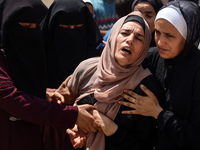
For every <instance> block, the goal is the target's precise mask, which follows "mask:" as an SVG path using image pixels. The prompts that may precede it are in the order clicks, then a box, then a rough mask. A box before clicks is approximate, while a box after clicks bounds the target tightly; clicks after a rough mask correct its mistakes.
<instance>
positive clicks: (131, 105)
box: [119, 101, 136, 109]
mask: <svg viewBox="0 0 200 150" xmlns="http://www.w3.org/2000/svg"><path fill="white" fill-rule="evenodd" d="M119 104H121V105H124V106H127V107H130V108H133V109H135V108H136V106H135V104H132V103H129V102H124V101H119Z"/></svg>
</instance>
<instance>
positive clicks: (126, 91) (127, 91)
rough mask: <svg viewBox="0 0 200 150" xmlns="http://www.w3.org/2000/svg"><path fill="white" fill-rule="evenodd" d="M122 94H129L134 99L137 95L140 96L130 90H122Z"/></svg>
mask: <svg viewBox="0 0 200 150" xmlns="http://www.w3.org/2000/svg"><path fill="white" fill-rule="evenodd" d="M124 94H126V95H129V96H131V97H133V98H135V99H138V97H139V96H140V95H138V94H137V93H135V92H133V91H131V90H124Z"/></svg>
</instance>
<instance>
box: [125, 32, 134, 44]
mask: <svg viewBox="0 0 200 150" xmlns="http://www.w3.org/2000/svg"><path fill="white" fill-rule="evenodd" d="M126 42H127V43H128V44H130V45H133V43H134V33H131V34H130V35H129V36H128V37H127V39H126Z"/></svg>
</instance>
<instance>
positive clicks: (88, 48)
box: [41, 0, 102, 88]
mask: <svg viewBox="0 0 200 150" xmlns="http://www.w3.org/2000/svg"><path fill="white" fill-rule="evenodd" d="M61 24H62V25H78V24H83V25H82V26H81V27H77V28H74V29H69V28H63V27H60V25H61ZM41 26H42V31H43V36H44V40H45V45H46V53H47V64H48V87H51V88H57V87H58V86H59V85H60V84H61V83H62V82H63V81H64V80H65V79H66V77H68V76H69V75H71V74H72V73H73V71H74V69H75V68H76V67H77V65H78V64H79V63H80V62H81V61H83V60H85V59H87V58H89V57H92V56H94V51H95V48H96V46H97V45H99V44H100V42H101V41H102V36H101V34H100V32H99V29H98V27H97V25H96V23H95V21H94V19H93V18H92V15H91V14H90V12H89V10H88V8H87V6H86V5H85V3H84V2H83V1H82V0H73V1H72V0H56V1H54V3H53V4H52V5H51V6H50V8H49V11H48V14H47V16H46V18H45V19H44V20H43V23H42V25H41Z"/></svg>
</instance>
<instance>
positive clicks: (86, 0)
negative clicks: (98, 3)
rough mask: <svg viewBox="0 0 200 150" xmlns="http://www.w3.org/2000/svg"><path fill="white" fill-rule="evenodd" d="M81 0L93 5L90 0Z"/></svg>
mask: <svg viewBox="0 0 200 150" xmlns="http://www.w3.org/2000/svg"><path fill="white" fill-rule="evenodd" d="M83 1H84V3H90V4H91V5H92V6H93V4H92V2H91V1H90V0H83Z"/></svg>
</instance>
